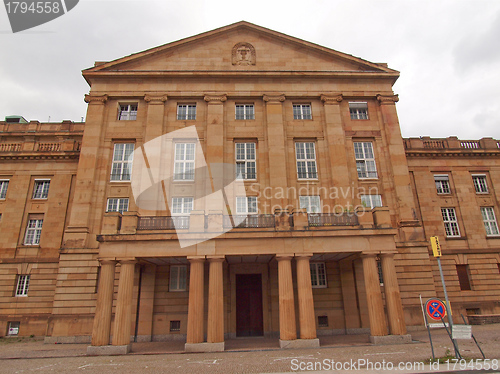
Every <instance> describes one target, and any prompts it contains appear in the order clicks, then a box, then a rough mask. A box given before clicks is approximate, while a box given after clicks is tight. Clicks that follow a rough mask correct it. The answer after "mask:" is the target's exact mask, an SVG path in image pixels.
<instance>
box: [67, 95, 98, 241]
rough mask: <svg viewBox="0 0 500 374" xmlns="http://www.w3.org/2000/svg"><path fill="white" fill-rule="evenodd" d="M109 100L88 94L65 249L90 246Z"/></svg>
mask: <svg viewBox="0 0 500 374" xmlns="http://www.w3.org/2000/svg"><path fill="white" fill-rule="evenodd" d="M107 100H108V96H107V95H100V96H98V95H85V102H86V103H88V104H89V105H88V109H87V119H86V121H85V130H84V132H83V138H82V144H84V146H83V147H82V149H81V151H80V159H79V162H78V171H77V174H76V186H75V194H74V197H73V201H72V204H73V205H72V208H71V216H70V219H69V224H68V227H67V229H66V231H65V234H64V239H63V247H65V248H83V247H86V246H87V245H88V236H89V233H90V227H89V226H90V215H91V208H92V207H91V204H92V197H93V190H94V186H95V180H96V177H97V173H98V168H97V160H98V153H99V148H100V147H101V137H102V131H103V129H104V128H105V126H104V114H105V108H106V106H105V104H106V102H107Z"/></svg>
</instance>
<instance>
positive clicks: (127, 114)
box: [118, 104, 137, 121]
mask: <svg viewBox="0 0 500 374" xmlns="http://www.w3.org/2000/svg"><path fill="white" fill-rule="evenodd" d="M136 119H137V104H120V112H119V114H118V120H120V121H133V120H136Z"/></svg>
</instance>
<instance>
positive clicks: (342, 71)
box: [0, 22, 500, 353]
mask: <svg viewBox="0 0 500 374" xmlns="http://www.w3.org/2000/svg"><path fill="white" fill-rule="evenodd" d="M83 76H84V78H85V79H86V80H87V82H88V83H89V85H90V92H89V94H88V95H85V101H86V102H87V103H88V112H87V117H86V122H85V123H72V122H69V121H64V122H63V123H59V124H54V123H38V122H36V121H31V122H29V123H28V122H26V121H23V119H19V118H8V119H7V121H5V122H0V131H1V132H0V213H1V221H0V230H1V233H2V235H1V237H0V284H1V285H2V286H3V287H2V290H1V291H0V334H2V335H9V334H11V335H12V334H20V335H30V334H35V335H44V336H46V337H47V338H46V339H47V341H52V342H53V341H56V342H89V343H91V346H90V348H89V353H99V352H127V351H128V349H129V343H130V341H131V340H133V341H151V340H152V341H161V340H179V341H182V342H185V349H186V350H187V351H213V350H224V343H225V341H227V340H229V339H234V338H236V337H245V336H266V337H270V338H275V339H277V340H278V339H279V342H280V346H281V347H283V348H286V347H300V346H317V345H319V340H318V336H321V335H336V334H353V333H369V334H370V336H371V338H372V341H374V342H376V343H387V342H405V341H408V340H409V339H410V336H409V335H408V333H407V331H408V329H409V328H410V327H414V326H421V325H422V324H423V320H422V311H421V305H420V296H422V298H423V299H424V300H425V299H427V298H429V297H435V296H442V287H441V284H440V280H439V274H438V272H437V267H436V266H437V265H436V261H435V260H434V258H433V257H432V252H431V251H430V248H429V242H428V241H429V237H430V236H434V235H437V236H438V237H439V238H440V240H441V244H442V248H443V252H444V257H443V263H444V267H445V270H446V272H445V274H446V281H447V282H448V283H447V285H448V292H449V294H450V297H451V303H452V308H454V311H456V312H457V313H455V314H454V315H456V316H457V317H456V318H459V312H463V313H465V312H467V313H469V314H472V313H475V314H487V313H498V312H499V311H500V305H499V296H500V290H499V289H498V287H496V285H497V284H498V281H499V280H500V274H499V265H498V264H499V263H500V258H499V253H500V236H499V235H498V234H499V233H498V226H497V222H496V217H497V215H498V214H499V213H498V199H497V197H496V194H495V191H496V187H497V186H499V185H500V170H499V164H498V160H499V156H500V149H499V145H498V144H499V143H498V141H496V140H493V139H488V138H485V139H482V140H480V141H462V142H461V141H459V140H458V139H455V138H448V139H427V138H420V139H403V138H402V137H401V132H400V127H399V122H398V117H397V112H396V105H395V104H396V102H397V101H398V97H397V95H395V94H394V92H393V90H392V86H393V84H394V82H395V81H396V79H397V78H398V76H399V72H397V71H395V70H393V69H390V68H388V67H387V65H386V64H381V63H371V62H368V61H365V60H362V59H360V58H357V57H353V56H350V55H346V54H344V53H340V52H337V51H334V50H331V49H328V48H325V47H321V46H318V45H315V44H313V43H309V42H306V41H303V40H300V39H297V38H293V37H290V36H287V35H284V34H281V33H278V32H275V31H272V30H269V29H265V28H262V27H259V26H256V25H253V24H250V23H247V22H239V23H236V24H232V25H229V26H226V27H222V28H219V29H216V30H213V31H210V32H206V33H203V34H200V35H197V36H193V37H190V38H187V39H183V40H180V41H177V42H173V43H169V44H166V45H163V46H160V47H157V48H153V49H150V50H147V51H144V52H140V53H137V54H133V55H130V56H127V57H124V58H121V59H118V60H115V61H111V62H98V63H96V64H95V66H94V67H92V68H89V69H86V70H84V71H83ZM24 122H26V123H24ZM217 165H219V166H217ZM220 165H222V166H220Z"/></svg>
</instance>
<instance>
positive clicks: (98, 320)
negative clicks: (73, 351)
mask: <svg viewBox="0 0 500 374" xmlns="http://www.w3.org/2000/svg"><path fill="white" fill-rule="evenodd" d="M115 265H116V261H114V260H101V272H100V274H99V285H98V290H97V305H96V308H95V315H94V327H93V328H92V343H91V344H92V345H94V346H101V345H108V344H109V334H110V332H111V308H112V307H113V286H114V281H115Z"/></svg>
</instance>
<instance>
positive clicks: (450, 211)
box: [441, 208, 460, 238]
mask: <svg viewBox="0 0 500 374" xmlns="http://www.w3.org/2000/svg"><path fill="white" fill-rule="evenodd" d="M441 215H442V216H443V222H444V229H445V231H446V237H448V238H453V237H459V236H460V230H459V228H458V222H457V215H456V214H455V208H441Z"/></svg>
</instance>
